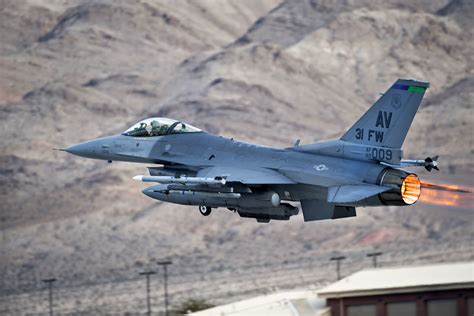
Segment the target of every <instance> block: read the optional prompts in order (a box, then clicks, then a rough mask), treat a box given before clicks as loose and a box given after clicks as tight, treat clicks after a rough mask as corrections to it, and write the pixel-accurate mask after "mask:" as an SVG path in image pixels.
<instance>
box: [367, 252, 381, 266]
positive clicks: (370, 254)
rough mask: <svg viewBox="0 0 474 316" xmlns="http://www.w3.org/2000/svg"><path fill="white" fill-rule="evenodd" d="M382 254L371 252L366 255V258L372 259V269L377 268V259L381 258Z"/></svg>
mask: <svg viewBox="0 0 474 316" xmlns="http://www.w3.org/2000/svg"><path fill="white" fill-rule="evenodd" d="M382 254H383V252H371V253H368V254H367V257H369V258H370V257H372V262H373V265H374V268H377V257H378V256H381V255H382Z"/></svg>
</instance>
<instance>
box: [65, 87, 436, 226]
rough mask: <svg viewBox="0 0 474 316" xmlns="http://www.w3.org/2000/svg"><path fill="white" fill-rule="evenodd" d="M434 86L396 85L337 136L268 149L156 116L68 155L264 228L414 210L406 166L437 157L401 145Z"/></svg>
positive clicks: (163, 196)
mask: <svg viewBox="0 0 474 316" xmlns="http://www.w3.org/2000/svg"><path fill="white" fill-rule="evenodd" d="M428 87H429V83H427V82H420V81H416V80H403V79H399V80H397V81H396V82H395V83H394V84H393V85H392V86H391V87H390V88H389V89H388V91H387V92H386V93H384V94H383V95H382V96H381V97H380V98H379V99H378V101H377V102H375V104H373V105H372V107H371V108H370V109H369V110H368V111H367V112H366V113H365V114H364V115H363V116H362V117H361V118H360V119H359V120H358V121H357V122H356V123H355V124H354V125H353V126H352V127H351V128H349V129H348V130H347V132H346V133H344V135H342V136H341V138H340V139H336V140H329V141H321V142H317V143H314V144H308V145H300V144H299V141H298V142H296V143H295V145H294V146H292V147H288V148H270V147H265V146H260V145H254V144H249V143H245V142H241V141H237V140H234V139H228V138H225V137H222V136H218V135H213V134H210V133H207V132H205V131H202V130H200V129H199V128H197V127H194V126H192V125H190V124H188V123H185V122H182V121H179V120H173V119H169V118H162V117H153V118H148V119H145V120H143V121H140V122H138V123H136V124H135V125H133V126H132V127H130V128H129V129H127V130H126V131H124V132H123V133H121V134H119V135H114V136H109V137H103V138H99V139H95V140H91V141H87V142H84V143H80V144H77V145H73V146H70V147H68V148H66V149H64V150H65V151H67V152H69V153H71V154H74V155H77V156H82V157H86V158H92V159H103V160H107V161H109V162H112V161H126V162H139V163H146V164H151V165H152V166H150V167H148V171H149V175H137V176H135V177H134V179H135V180H138V181H143V182H151V183H155V184H154V185H152V186H150V187H147V188H146V189H144V190H143V191H142V192H143V193H144V194H145V195H147V196H149V197H151V198H153V199H157V200H160V201H165V202H170V203H175V204H182V205H195V206H198V208H199V211H200V212H201V214H202V215H204V216H208V215H209V214H210V213H211V210H212V209H213V208H226V209H229V210H231V211H234V212H237V213H238V214H239V215H240V216H241V217H247V218H254V219H256V220H257V221H258V222H269V221H270V220H288V219H289V218H290V217H291V216H293V215H297V214H298V210H299V209H298V207H297V206H295V204H296V205H297V203H298V202H299V203H300V204H301V209H302V212H303V217H304V220H305V221H317V220H324V219H339V218H345V217H351V216H356V207H367V206H381V205H396V206H405V205H412V204H414V203H415V202H416V201H417V200H418V198H419V197H420V194H421V187H422V183H421V181H420V179H419V178H418V176H417V175H416V174H414V173H411V172H408V171H405V170H403V168H405V167H413V166H419V167H424V168H426V169H427V170H428V171H431V170H432V169H435V170H438V156H435V157H433V158H430V157H428V158H426V159H418V160H404V159H402V158H403V151H402V149H401V147H402V144H403V142H404V140H405V137H406V135H407V132H408V129H409V128H410V125H411V123H412V121H413V119H414V117H415V114H416V112H417V110H418V107H419V106H420V103H421V100H422V98H423V96H424V94H425V91H426V89H427V88H428Z"/></svg>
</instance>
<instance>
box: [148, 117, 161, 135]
mask: <svg viewBox="0 0 474 316" xmlns="http://www.w3.org/2000/svg"><path fill="white" fill-rule="evenodd" d="M150 125H151V131H150V136H158V135H159V133H160V123H159V122H158V121H156V120H153V121H151V123H150Z"/></svg>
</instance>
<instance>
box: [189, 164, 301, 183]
mask: <svg viewBox="0 0 474 316" xmlns="http://www.w3.org/2000/svg"><path fill="white" fill-rule="evenodd" d="M197 176H198V177H206V178H209V177H211V178H215V177H222V178H224V179H225V180H226V181H227V182H241V183H243V184H295V183H296V182H295V181H293V180H291V179H289V178H288V177H286V176H284V175H282V174H281V173H279V172H277V171H274V170H270V169H266V168H252V169H242V168H233V167H209V168H205V169H202V170H200V171H199V172H198V174H197Z"/></svg>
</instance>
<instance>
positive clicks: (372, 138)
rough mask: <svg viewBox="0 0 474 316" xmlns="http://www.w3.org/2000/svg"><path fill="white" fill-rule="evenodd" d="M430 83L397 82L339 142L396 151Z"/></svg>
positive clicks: (400, 80) (400, 145)
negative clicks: (394, 149)
mask: <svg viewBox="0 0 474 316" xmlns="http://www.w3.org/2000/svg"><path fill="white" fill-rule="evenodd" d="M428 87H429V83H427V82H421V81H415V80H403V79H399V80H397V82H395V84H394V85H393V86H391V87H390V89H388V91H387V92H385V93H384V94H383V95H382V97H380V99H378V100H377V102H375V104H374V105H373V106H372V107H371V108H370V109H369V110H368V111H367V112H366V113H365V114H364V115H363V116H362V117H361V118H360V119H359V120H358V121H357V122H356V123H355V124H354V125H353V126H352V127H351V128H350V129H349V130H348V131H347V132H346V133H345V134H344V135H343V136H342V137H341V140H344V141H347V142H351V143H355V144H360V145H369V146H378V147H387V148H396V149H399V148H401V147H402V144H403V141H404V140H405V137H406V136H407V133H408V129H409V128H410V125H411V123H412V122H413V118H414V117H415V114H416V112H417V110H418V107H419V106H420V103H421V100H422V99H423V95H424V94H425V91H426V89H427V88H428Z"/></svg>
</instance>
